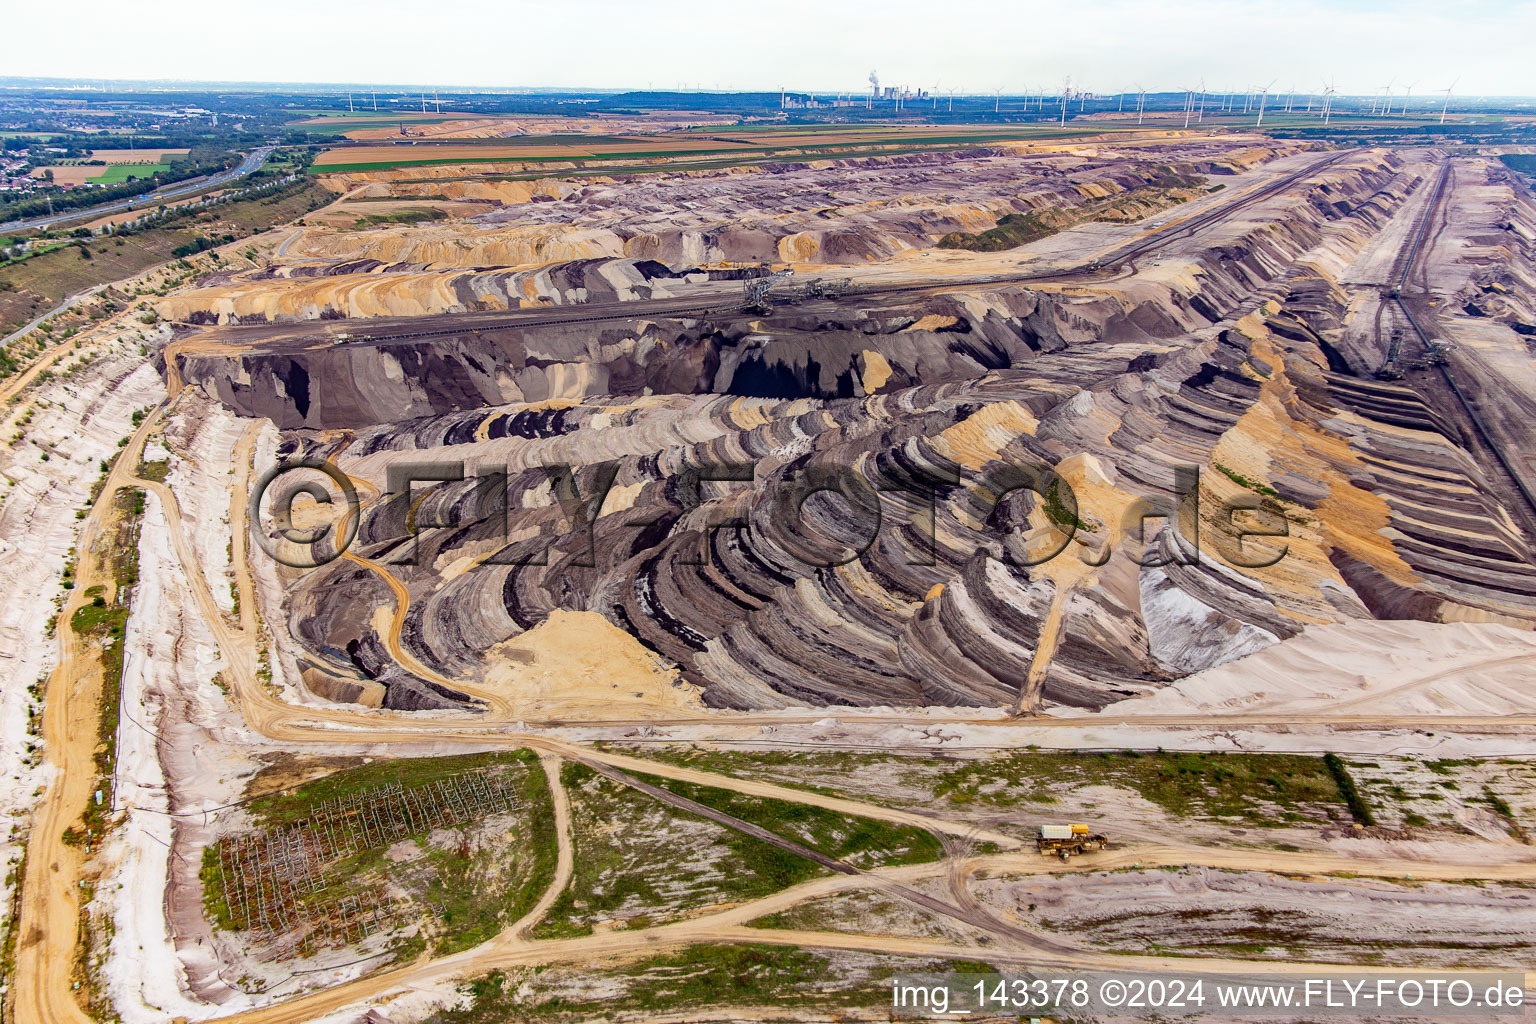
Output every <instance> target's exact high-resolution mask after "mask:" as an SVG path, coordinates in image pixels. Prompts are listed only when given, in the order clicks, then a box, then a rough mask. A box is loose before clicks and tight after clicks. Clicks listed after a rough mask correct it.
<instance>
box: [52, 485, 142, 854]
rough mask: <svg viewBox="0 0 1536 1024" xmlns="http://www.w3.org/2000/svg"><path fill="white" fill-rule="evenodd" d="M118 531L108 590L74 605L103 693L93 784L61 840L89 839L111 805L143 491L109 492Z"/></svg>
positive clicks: (75, 626) (92, 592)
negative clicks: (93, 653)
mask: <svg viewBox="0 0 1536 1024" xmlns="http://www.w3.org/2000/svg"><path fill="white" fill-rule="evenodd" d="M113 506H114V511H115V513H116V517H115V522H116V534H115V537H114V538H113V540H114V542H113V543H112V545H111V547H110V549H109V550H110V552H111V553H110V554H109V555H108V556H107V557H108V559H109V564H108V570H109V571H110V573H111V575H112V582H113V587H112V593H111V594H110V595H108V594H107V591H106V588H105V587H103V586H95V587H91V588H90V589H88V590H87V591H86V592H85V596H86V597H87V598H88V600H87V601H86V603H85V604H84V605H82V606H81V607H80V608H78V609H76V610H75V613H74V615H72V616H71V617H70V620H69V626H70V629H72V630H74V631H75V633H77V634H78V635H80V636H81V637H84V638H87V639H89V640H90V641H91V643H92V645H93V646H94V647H95V649H96V657H97V659H98V661H99V663H100V665H101V695H100V697H99V699H98V703H97V721H96V729H97V744H96V752H95V755H94V762H95V769H96V785H95V787H94V792H93V793H92V794H91V797H90V799H89V800H87V802H86V807H85V813H84V814H83V815H82V816H81V821H80V824H79V825H78V826H74V827H71V828H70V829H69V830H68V831H67V832H66V833H65V841H66V842H73V843H88V842H91V841H92V840H93V839H95V838H97V837H99V836H101V835H102V834H103V833H104V832H105V831H106V830H107V828H108V824H109V823H108V815H109V814H110V812H111V809H112V800H113V796H112V780H113V778H114V776H115V774H116V767H117V724H118V718H119V715H120V708H119V704H120V703H121V700H122V692H123V652H124V641H125V640H126V638H127V635H128V613H129V609H130V607H131V604H132V600H133V590H134V587H135V586H136V585H137V584H138V582H139V520H140V519H141V517H142V516H143V514H144V492H143V491H141V490H138V489H136V488H125V489H123V490H119V491H118V492H117V493H116V495H114V497H113Z"/></svg>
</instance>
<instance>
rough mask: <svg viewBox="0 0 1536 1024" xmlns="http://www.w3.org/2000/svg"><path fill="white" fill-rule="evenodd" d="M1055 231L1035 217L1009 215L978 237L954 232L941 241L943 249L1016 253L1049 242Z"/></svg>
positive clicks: (962, 232)
mask: <svg viewBox="0 0 1536 1024" xmlns="http://www.w3.org/2000/svg"><path fill="white" fill-rule="evenodd" d="M1055 233H1056V229H1055V228H1053V227H1048V226H1047V225H1045V224H1043V223H1041V222H1040V218H1039V217H1038V216H1037V215H1035V214H1033V213H1010V214H1008V215H1006V216H1005V217H1003V219H1002V220H1000V221H998V222H997V225H996V226H995V227H990V228H988V229H987V230H985V231H982V232H980V233H979V234H970V233H968V232H965V231H951V232H950V233H949V234H947V235H945V236H944V237H943V238H941V239H939V248H940V249H966V250H969V251H970V252H1002V251H1003V250H1004V249H1017V248H1018V247H1019V246H1021V245H1025V244H1027V243H1029V242H1034V241H1037V240H1039V239H1041V238H1048V237H1049V236H1051V235H1054V234H1055Z"/></svg>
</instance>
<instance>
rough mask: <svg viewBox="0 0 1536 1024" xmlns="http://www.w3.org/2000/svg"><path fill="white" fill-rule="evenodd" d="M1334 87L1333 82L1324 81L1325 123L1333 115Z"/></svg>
mask: <svg viewBox="0 0 1536 1024" xmlns="http://www.w3.org/2000/svg"><path fill="white" fill-rule="evenodd" d="M1334 92H1335V90H1334V88H1333V85H1332V84H1331V83H1328V82H1324V83H1323V124H1327V123H1328V121H1329V120H1330V119H1331V118H1332V117H1333V96H1334Z"/></svg>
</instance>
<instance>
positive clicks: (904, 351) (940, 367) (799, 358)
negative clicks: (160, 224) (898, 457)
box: [179, 169, 1405, 428]
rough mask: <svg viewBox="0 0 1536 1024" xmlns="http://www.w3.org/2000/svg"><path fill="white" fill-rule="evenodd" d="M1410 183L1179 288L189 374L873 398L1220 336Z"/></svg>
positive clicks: (280, 414)
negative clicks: (1334, 231) (1328, 239)
mask: <svg viewBox="0 0 1536 1024" xmlns="http://www.w3.org/2000/svg"><path fill="white" fill-rule="evenodd" d="M1394 180H1395V179H1394V175H1393V174H1392V173H1391V172H1390V170H1389V169H1353V170H1350V171H1347V172H1343V173H1341V174H1340V175H1338V176H1337V177H1336V178H1335V179H1334V180H1333V181H1331V182H1330V183H1329V184H1328V185H1326V186H1320V187H1319V188H1317V189H1315V190H1314V191H1313V193H1312V194H1311V195H1309V197H1308V202H1307V204H1306V205H1304V206H1302V207H1300V208H1299V209H1297V210H1296V211H1294V213H1293V214H1292V215H1291V216H1290V217H1288V218H1286V219H1285V220H1283V221H1279V222H1268V223H1263V224H1258V225H1255V226H1253V227H1252V228H1251V229H1250V230H1249V231H1247V232H1246V233H1245V234H1244V236H1243V237H1242V238H1241V239H1240V240H1238V241H1234V242H1231V243H1229V244H1226V245H1222V246H1220V247H1217V248H1215V249H1212V250H1210V251H1208V252H1206V253H1205V254H1204V255H1203V256H1202V257H1201V258H1200V259H1199V260H1198V261H1197V262H1195V263H1194V264H1193V265H1192V266H1191V267H1190V270H1189V273H1188V274H1187V275H1183V276H1182V277H1181V278H1180V279H1178V280H1174V281H1162V282H1158V283H1151V282H1141V281H1136V280H1133V281H1132V282H1131V283H1129V284H1127V285H1126V286H1124V287H1119V288H1117V287H1116V286H1115V285H1114V284H1106V285H1104V286H1101V287H1100V288H1097V289H1095V290H1094V292H1093V293H1090V294H1080V295H1067V294H1058V293H1054V292H1051V291H1043V290H1036V289H1031V288H1029V287H1027V286H1024V285H1018V286H1007V285H998V286H992V287H988V288H981V289H976V290H973V291H966V292H957V293H955V294H953V295H947V296H939V297H937V298H924V299H922V300H921V301H920V303H915V304H914V303H913V302H912V301H911V300H906V301H903V300H901V299H900V298H899V297H897V298H888V297H864V298H861V297H860V296H858V295H853V296H848V297H846V298H844V299H841V300H838V301H837V302H835V303H833V302H818V303H815V304H814V305H812V306H807V307H805V308H800V307H795V306H784V307H781V308H780V309H779V310H778V311H776V313H775V314H774V315H772V316H769V317H754V316H748V315H745V314H740V313H731V312H729V311H722V312H721V313H720V315H719V316H717V317H709V318H701V319H689V320H671V319H660V320H657V321H654V322H645V323H643V324H640V325H612V326H610V325H607V324H594V325H582V324H571V325H564V326H554V327H548V326H546V327H539V328H536V329H531V330H526V331H522V330H513V329H506V330H482V331H480V332H478V333H476V332H475V331H473V330H471V329H470V328H469V326H468V325H466V328H465V330H464V333H462V334H450V335H442V336H438V337H432V338H425V339H409V340H406V341H402V342H400V343H398V344H389V343H387V342H356V343H348V344H341V345H330V346H327V347H312V348H302V347H300V346H299V345H298V344H297V343H288V344H286V345H285V346H284V347H283V348H282V349H279V350H275V351H274V350H271V349H268V350H257V351H253V352H250V353H242V354H238V355H221V354H199V353H189V354H186V355H183V356H180V357H179V366H180V371H181V375H182V377H183V379H184V380H186V381H187V382H188V383H191V384H194V385H196V386H199V387H201V388H202V389H203V390H204V391H206V392H207V393H208V394H209V396H210V397H213V398H215V399H217V400H218V401H220V402H222V403H224V404H225V405H227V406H229V407H230V408H231V409H233V410H235V411H237V412H239V413H241V414H242V415H253V416H267V417H270V418H271V419H272V420H273V421H274V422H276V423H277V424H278V425H279V426H281V427H285V428H290V427H300V426H306V427H317V428H337V427H358V426H366V425H368V424H371V423H381V422H399V421H401V420H407V419H412V418H416V417H421V416H430V415H435V414H440V413H444V412H451V411H456V410H462V409H470V408H476V407H480V406H485V405H496V404H502V403H507V402H543V401H548V400H551V399H568V400H579V399H582V398H585V397H589V396H593V395H599V394H611V395H618V396H624V395H639V394H645V393H683V394H707V393H715V394H736V395H756V396H766V397H785V398H789V397H806V398H839V397H857V396H860V395H863V394H868V393H878V392H880V391H882V390H884V391H890V390H895V389H899V388H902V387H908V386H911V385H912V384H914V383H916V382H923V383H940V382H944V381H952V380H960V379H964V378H966V377H972V376H977V375H979V374H982V373H985V372H987V371H989V370H1004V369H1010V368H1015V369H1016V368H1022V367H1025V366H1027V365H1028V364H1029V362H1030V361H1031V360H1032V359H1033V358H1035V357H1036V356H1037V355H1038V354H1040V353H1042V352H1052V351H1059V350H1061V349H1063V348H1066V347H1068V346H1079V345H1083V344H1088V343H1094V344H1102V343H1150V342H1157V341H1174V340H1176V339H1180V338H1183V337H1184V336H1186V335H1188V334H1190V333H1191V332H1195V331H1198V330H1201V329H1203V328H1209V327H1211V326H1212V325H1214V324H1217V323H1219V322H1221V321H1222V320H1224V319H1226V318H1229V317H1231V316H1233V315H1234V314H1237V313H1239V312H1240V311H1241V309H1242V307H1243V304H1244V303H1245V302H1248V301H1251V300H1252V299H1253V297H1254V296H1255V295H1256V294H1257V293H1258V292H1259V291H1260V290H1262V289H1265V288H1266V287H1268V286H1270V285H1273V284H1274V283H1275V282H1277V281H1279V280H1281V279H1282V278H1283V276H1284V275H1285V274H1286V273H1287V270H1288V268H1289V267H1290V266H1291V264H1292V263H1293V262H1294V261H1295V260H1296V258H1297V257H1298V256H1299V255H1301V254H1302V253H1304V252H1306V251H1307V250H1309V249H1311V248H1313V247H1314V246H1316V245H1317V244H1318V243H1319V241H1320V240H1321V238H1322V236H1323V232H1324V230H1325V229H1328V228H1330V226H1331V225H1333V224H1334V223H1335V222H1340V221H1343V222H1346V228H1355V229H1356V230H1358V231H1359V232H1365V231H1368V230H1369V229H1370V226H1371V220H1370V218H1371V216H1372V215H1373V211H1376V210H1377V209H1378V208H1380V207H1382V206H1383V205H1385V204H1389V203H1393V202H1400V201H1401V194H1402V192H1403V190H1404V187H1405V185H1404V183H1394ZM1354 221H1358V226H1356V225H1355V224H1353V223H1351V222H1354ZM571 272H572V273H580V272H583V271H582V269H581V268H576V269H575V270H573V271H571ZM447 323H449V321H439V322H437V323H434V329H436V330H441V329H443V327H444V326H445V325H446V324H447Z"/></svg>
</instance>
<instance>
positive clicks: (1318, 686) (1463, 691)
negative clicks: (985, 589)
mask: <svg viewBox="0 0 1536 1024" xmlns="http://www.w3.org/2000/svg"><path fill="white" fill-rule="evenodd" d="M1532 671H1536V635H1533V634H1532V633H1530V632H1527V631H1523V630H1517V629H1514V628H1512V627H1509V626H1502V625H1496V624H1492V623H1461V622H1458V623H1435V622H1416V621H1407V620H1404V621H1377V620H1369V619H1368V620H1362V621H1357V622H1343V623H1337V624H1334V625H1327V626H1310V627H1308V628H1307V629H1306V630H1305V631H1304V632H1303V633H1302V634H1301V635H1300V636H1296V637H1293V638H1291V639H1290V640H1285V641H1282V642H1280V643H1277V644H1274V645H1272V646H1270V647H1268V648H1266V649H1265V650H1263V651H1260V652H1258V653H1256V654H1251V655H1249V656H1248V657H1246V658H1242V659H1239V660H1238V661H1233V662H1228V663H1227V664H1225V665H1221V666H1218V667H1216V668H1212V669H1207V670H1206V671H1204V672H1198V673H1196V674H1194V675H1192V676H1187V677H1185V678H1184V679H1181V680H1179V681H1177V682H1175V683H1173V684H1171V685H1169V686H1168V687H1167V688H1166V689H1163V690H1159V691H1158V692H1157V693H1155V694H1153V695H1151V696H1149V697H1140V698H1136V699H1134V700H1127V701H1121V702H1120V703H1118V704H1113V705H1110V706H1109V707H1107V708H1105V709H1104V711H1103V712H1102V713H1101V714H1103V715H1105V716H1110V717H1117V716H1136V715H1177V714H1186V713H1207V714H1211V715H1215V716H1219V715H1223V714H1235V713H1248V714H1252V713H1261V712H1272V713H1308V714H1317V715H1319V716H1322V717H1326V716H1327V715H1328V714H1329V713H1330V712H1332V711H1338V712H1341V713H1346V712H1347V713H1355V714H1382V715H1394V714H1400V715H1410V714H1411V715H1435V714H1441V713H1444V714H1457V713H1460V714H1483V715H1505V714H1519V715H1529V714H1533V713H1536V693H1533V692H1531V691H1530V689H1529V688H1528V687H1524V686H1521V685H1519V682H1518V680H1519V679H1520V678H1521V677H1522V676H1526V675H1528V674H1529V673H1531V672H1532ZM1058 713H1059V714H1061V715H1063V716H1078V715H1083V714H1087V713H1086V712H1080V711H1078V710H1076V709H1062V710H1061V711H1060V712H1058Z"/></svg>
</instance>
